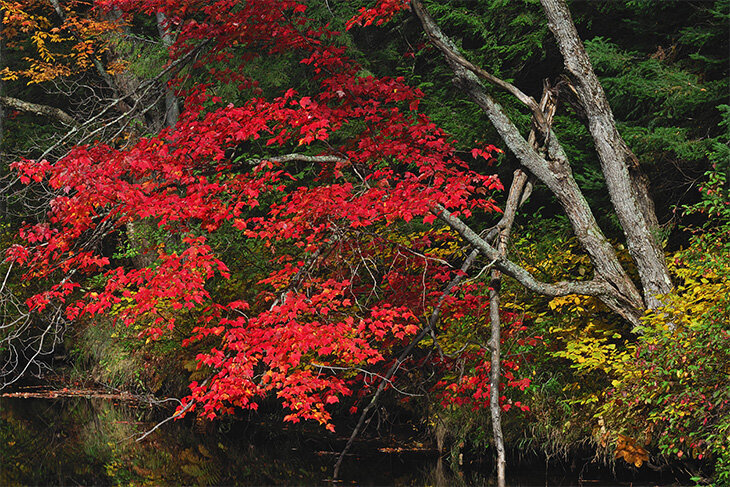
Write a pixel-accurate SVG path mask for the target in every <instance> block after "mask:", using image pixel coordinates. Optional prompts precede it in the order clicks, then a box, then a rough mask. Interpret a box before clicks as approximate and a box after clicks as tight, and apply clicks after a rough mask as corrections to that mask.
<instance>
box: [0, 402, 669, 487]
mask: <svg viewBox="0 0 730 487" xmlns="http://www.w3.org/2000/svg"><path fill="white" fill-rule="evenodd" d="M169 414H170V411H169V410H155V409H151V408H148V407H143V406H140V405H138V404H135V403H131V402H115V401H112V400H108V399H92V398H78V397H76V398H63V399H24V398H0V485H2V486H12V485H69V486H73V485H133V486H158V485H174V486H177V485H244V486H246V485H248V486H250V485H363V486H374V485H394V486H411V485H430V486H451V485H454V486H459V485H464V486H465V485H484V486H488V485H493V481H492V471H491V467H489V466H486V467H474V466H471V467H470V466H469V465H465V466H464V467H463V469H462V470H461V471H460V470H457V471H456V472H455V473H454V472H452V471H450V470H449V468H448V467H447V466H446V462H445V461H444V460H440V459H439V457H438V455H437V454H436V453H434V452H393V451H390V452H379V451H378V448H377V445H375V444H372V443H371V444H365V443H363V444H360V445H358V446H357V447H356V448H355V449H354V454H353V455H351V456H349V457H348V458H347V459H346V460H345V462H344V463H343V467H342V471H341V472H342V475H341V476H342V481H339V482H337V483H332V482H331V481H330V478H331V474H332V466H333V464H334V461H335V460H336V454H335V452H336V451H339V449H340V448H341V447H342V444H343V439H342V438H341V437H337V436H335V435H331V436H330V437H327V435H325V434H324V433H323V432H320V434H319V435H317V436H313V435H311V434H310V435H309V436H308V435H306V434H303V432H302V431H301V430H294V429H285V428H284V427H282V426H277V427H272V425H271V424H261V423H256V422H255V420H256V418H253V421H254V422H248V423H244V422H241V421H238V422H229V423H217V424H216V423H203V422H196V421H195V420H183V421H175V422H168V423H166V424H165V425H163V426H162V427H161V428H159V429H158V430H157V431H155V432H154V433H152V434H151V435H150V436H148V437H147V438H146V439H145V440H144V441H142V442H136V441H135V439H136V438H137V437H139V435H140V434H141V433H143V432H145V431H148V430H149V429H150V428H151V427H152V426H154V425H155V424H156V422H158V421H159V420H161V419H163V418H165V417H166V416H167V415H169ZM381 446H382V445H381ZM511 474H512V475H511V476H510V479H509V480H510V482H509V485H512V486H517V487H527V486H545V485H549V486H606V485H632V486H634V487H637V486H640V485H645V486H649V485H670V484H669V483H668V482H667V481H666V480H665V479H664V483H659V481H661V480H662V479H659V478H657V479H656V481H654V480H653V479H643V480H641V478H637V479H633V482H632V479H629V480H627V481H624V482H616V481H612V480H606V479H605V478H604V479H601V475H605V472H603V473H601V472H600V471H595V472H592V471H591V469H590V468H589V469H587V470H586V469H583V471H582V472H577V473H576V472H568V473H550V474H549V475H547V476H546V473H545V471H544V465H542V466H540V465H537V466H533V467H530V466H523V467H519V466H517V467H513V472H511ZM636 480H640V481H639V482H637V481H636ZM673 485H679V484H673Z"/></svg>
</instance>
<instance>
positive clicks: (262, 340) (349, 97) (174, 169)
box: [9, 0, 526, 427]
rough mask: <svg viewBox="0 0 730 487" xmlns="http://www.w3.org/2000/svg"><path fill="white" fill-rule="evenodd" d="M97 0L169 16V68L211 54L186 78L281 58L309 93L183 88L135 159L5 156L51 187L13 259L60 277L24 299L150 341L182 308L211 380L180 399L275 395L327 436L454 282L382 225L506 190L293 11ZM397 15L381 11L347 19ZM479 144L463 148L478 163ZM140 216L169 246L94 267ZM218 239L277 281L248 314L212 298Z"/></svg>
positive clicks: (219, 272) (449, 271)
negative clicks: (255, 256)
mask: <svg viewBox="0 0 730 487" xmlns="http://www.w3.org/2000/svg"><path fill="white" fill-rule="evenodd" d="M102 5H104V6H105V7H107V8H116V9H119V10H120V11H122V12H126V13H154V12H157V11H163V12H164V13H165V15H166V17H167V18H168V19H170V22H172V23H173V24H175V25H178V26H179V27H180V34H179V36H178V41H177V42H176V44H175V45H174V46H173V47H172V49H171V56H173V58H174V57H179V56H181V55H183V54H185V53H186V52H188V51H189V50H190V49H195V48H196V47H197V46H199V45H200V44H201V43H202V42H210V43H211V44H210V45H209V47H208V48H207V49H208V51H207V52H208V54H206V55H205V56H203V60H202V61H200V62H199V66H198V67H199V68H202V67H205V66H206V64H205V63H206V62H209V61H213V62H215V63H217V65H218V66H220V63H221V62H225V63H227V64H228V65H229V67H230V70H221V69H220V68H216V69H213V68H211V75H212V77H213V78H214V79H217V80H221V79H228V80H229V81H232V82H234V83H244V85H245V86H249V87H250V86H255V82H254V80H246V79H245V77H244V76H243V75H241V74H240V69H238V68H237V63H238V62H239V61H240V62H241V63H245V62H246V61H247V60H248V59H250V57H252V56H254V54H253V53H258V54H263V55H265V54H272V53H277V52H292V53H299V54H300V55H301V63H302V64H304V65H306V66H308V67H309V70H310V73H311V77H312V80H313V81H314V82H316V83H317V84H318V86H319V89H315V90H313V92H312V93H307V94H299V93H297V92H296V91H294V90H293V89H290V90H288V91H286V92H284V93H283V94H281V95H280V96H278V97H276V98H273V99H265V98H263V97H254V98H251V99H249V100H248V101H247V102H245V103H243V104H242V105H241V106H233V105H223V104H222V103H221V100H219V99H217V98H215V97H211V96H209V95H208V94H207V92H206V86H204V85H203V86H198V87H196V89H189V90H188V91H187V92H186V93H185V99H186V106H185V110H184V112H183V115H182V116H181V118H180V120H179V123H178V124H177V126H176V127H175V128H174V130H173V129H167V130H164V131H162V132H161V133H160V134H159V135H157V136H155V137H150V138H145V139H142V140H140V141H139V142H138V143H137V144H136V145H135V146H134V147H133V148H131V149H129V150H124V151H121V150H117V149H115V148H114V147H111V146H109V145H104V144H97V145H94V146H84V147H77V148H76V149H75V150H73V151H72V152H71V153H70V154H69V155H68V156H67V157H65V158H63V159H62V160H60V161H57V162H55V163H53V164H50V163H48V162H46V161H40V162H33V161H22V162H19V163H17V164H16V165H15V167H16V169H17V170H18V171H19V172H20V173H21V175H22V177H23V180H24V181H26V182H31V181H40V180H44V181H45V182H46V184H48V185H49V186H50V188H52V189H53V190H54V191H55V192H56V196H55V197H54V198H53V201H52V202H51V208H50V210H49V212H48V218H47V221H46V222H43V223H39V224H36V225H32V226H29V227H27V228H26V229H24V231H23V235H22V236H23V238H24V239H25V241H26V244H25V245H24V246H22V247H21V246H16V247H14V248H13V249H11V251H10V253H9V256H10V257H11V258H13V259H15V260H16V261H18V262H20V263H22V264H25V265H26V266H27V268H28V275H29V276H33V277H42V278H48V279H51V280H55V282H56V284H55V285H53V286H52V287H51V288H50V289H49V290H48V291H47V292H44V293H42V294H39V295H37V296H35V297H34V298H32V299H30V300H29V305H30V306H31V308H35V309H42V308H43V307H44V306H46V305H47V304H48V303H49V302H50V300H52V299H55V300H67V301H69V303H70V304H69V305H68V307H67V315H68V317H69V318H70V319H77V318H79V317H82V316H93V315H97V314H100V313H110V312H112V313H114V314H115V315H116V316H118V317H119V319H120V320H121V321H122V322H123V323H125V324H131V323H135V324H143V325H146V328H145V330H144V332H143V334H146V335H149V336H151V337H153V338H157V337H160V336H162V335H163V334H165V333H166V332H167V330H172V329H173V328H174V327H175V326H176V321H177V320H178V319H180V315H181V313H180V310H191V311H194V312H195V316H196V317H197V320H198V325H197V327H196V328H195V329H194V331H193V334H192V335H191V336H189V337H188V338H187V339H186V340H185V341H184V343H183V344H184V345H190V344H191V343H194V342H196V343H198V342H199V343H201V344H211V343H213V344H214V345H213V346H211V347H210V350H209V351H208V352H206V353H202V354H200V355H199V356H198V360H199V362H200V365H201V366H208V367H210V368H211V369H213V371H214V373H213V375H212V377H211V378H210V380H209V381H207V382H206V383H205V384H198V383H193V384H192V385H191V390H192V392H191V395H190V396H189V397H188V398H187V399H186V403H187V402H189V401H195V402H196V404H199V405H202V409H203V412H204V414H205V415H207V416H208V417H211V418H212V417H215V416H216V415H217V414H219V413H221V412H229V411H231V410H232V408H234V407H242V408H256V407H257V405H256V404H257V403H256V400H257V398H258V397H261V396H264V395H268V394H270V393H276V394H277V395H278V397H279V398H281V400H282V402H283V404H284V405H285V406H286V407H288V408H289V409H290V410H291V411H292V413H291V414H290V415H289V416H287V419H288V420H291V421H298V420H299V419H314V420H316V421H319V422H320V423H323V424H328V427H331V425H329V420H330V415H329V413H328V412H327V410H326V405H328V404H333V403H336V402H338V400H339V399H338V398H339V397H340V396H343V395H348V394H350V393H351V390H352V387H353V384H352V379H351V377H352V373H351V374H350V375H349V376H347V375H346V374H343V370H344V371H347V370H355V369H356V368H361V367H365V366H373V365H374V364H383V363H388V360H391V359H389V356H390V355H391V353H392V352H389V351H390V350H392V349H393V347H396V348H397V347H402V346H403V345H404V344H405V343H407V341H408V339H409V338H410V337H412V336H413V335H414V334H416V333H417V332H418V331H419V330H420V329H421V327H422V326H423V322H424V317H425V316H427V315H428V313H429V312H430V310H432V309H433V307H434V306H435V303H436V302H437V300H438V298H439V297H440V295H441V290H442V289H443V287H444V284H445V283H446V282H448V281H449V280H450V279H451V278H452V277H453V276H454V275H455V271H454V269H453V267H451V266H450V265H449V264H448V263H447V262H445V261H444V260H442V259H440V258H436V257H433V256H431V254H430V252H431V250H430V249H433V248H436V247H438V245H439V240H440V239H443V238H444V237H443V235H442V234H441V233H439V232H436V231H435V230H434V229H431V230H428V231H426V232H425V233H423V234H422V235H421V237H418V238H416V239H413V241H410V242H408V241H407V240H406V241H404V240H403V239H402V238H401V239H399V238H396V236H397V231H396V227H398V225H394V224H395V223H398V222H400V223H402V222H409V221H411V220H414V219H415V220H417V221H419V222H420V221H422V222H423V223H424V224H426V225H428V224H430V223H432V222H433V221H434V219H435V214H434V213H433V210H434V208H435V205H437V204H440V205H443V206H444V207H446V208H449V209H450V210H451V211H452V212H455V213H457V214H461V215H464V216H469V215H470V212H471V211H472V210H473V209H475V208H480V209H483V210H487V211H494V210H497V208H496V207H495V205H494V202H493V200H492V199H491V198H489V197H488V195H489V194H490V193H491V191H493V190H499V189H502V186H501V184H500V182H499V180H498V179H497V178H496V177H495V176H493V175H484V174H481V173H478V172H475V171H473V170H470V169H469V167H468V164H467V163H466V162H465V161H463V160H460V159H459V158H458V157H457V156H456V154H455V150H454V148H453V146H452V143H451V141H450V140H449V139H448V137H447V136H446V134H444V132H443V131H442V130H440V129H439V128H438V127H436V126H435V125H434V124H433V123H432V122H431V121H429V119H428V118H427V117H425V116H424V115H422V114H420V113H418V111H417V110H418V104H419V100H420V99H421V97H422V96H423V94H422V93H421V92H420V91H419V90H417V89H413V88H411V87H409V86H407V85H406V84H405V82H404V80H403V79H400V78H395V79H393V78H375V77H373V76H367V77H362V76H359V75H358V73H359V71H360V68H359V67H358V66H357V64H356V63H355V62H353V61H351V60H349V59H348V58H347V57H346V55H345V52H344V49H343V48H340V47H334V46H332V45H330V43H329V40H330V39H331V38H332V37H333V36H334V35H335V34H334V33H332V32H329V31H327V30H326V29H314V28H312V27H311V26H310V22H309V21H308V19H307V18H306V17H305V16H304V14H305V10H306V9H305V6H304V5H302V4H299V3H298V2H296V1H291V0H257V1H251V2H238V1H235V0H220V1H216V2H191V1H175V2H170V1H167V0H166V1H161V0H145V1H143V2H140V1H137V0H134V1H132V0H106V1H104V2H102ZM404 5H405V3H404V2H392V1H390V2H381V3H380V4H379V6H378V7H377V8H378V9H379V10H377V11H376V12H372V11H364V12H363V13H362V14H361V15H360V16H359V19H360V20H357V21H358V22H359V21H364V22H365V23H368V22H372V21H373V19H375V18H382V17H383V14H384V12H394V11H395V10H396V8H397V7H398V8H400V7H403V6H404ZM384 9H385V10H384ZM386 17H387V16H386ZM234 59H235V61H236V62H234ZM211 83H212V82H211ZM253 141H258V142H257V143H260V144H262V145H263V146H264V147H267V148H268V150H270V152H269V154H270V155H269V156H267V157H268V160H267V159H266V158H265V157H264V158H263V159H258V160H256V161H255V162H254V163H253V164H247V163H245V162H244V163H241V162H240V160H241V159H245V158H243V157H237V156H240V154H241V147H242V146H243V145H244V144H247V143H249V144H250V143H252V142H253ZM492 150H496V149H495V148H494V147H492V146H489V147H482V148H476V149H475V150H474V151H473V153H474V156H475V157H476V156H481V157H486V158H490V157H491V156H490V151H492ZM297 151H299V153H306V154H309V155H311V156H330V157H329V158H320V159H316V158H315V159H313V161H314V162H312V165H313V167H314V168H315V170H314V172H313V175H309V176H296V175H295V174H292V173H293V171H290V167H291V166H288V165H287V159H286V158H277V157H275V156H276V155H281V154H287V153H293V152H297ZM251 159H253V157H252V158H251ZM264 200H265V201H266V203H265V205H264V204H263V203H262V201H264ZM262 206H265V207H264V208H262ZM139 221H145V222H148V223H149V224H154V225H157V226H158V227H159V228H160V229H163V230H164V231H165V232H166V233H167V234H168V235H173V236H177V237H176V238H177V242H178V244H177V245H176V246H173V245H171V246H166V245H164V244H156V245H155V246H154V247H152V248H149V249H147V252H149V253H152V254H153V255H154V256H155V257H156V259H155V262H154V264H153V265H151V266H149V267H145V268H141V269H139V268H136V269H135V268H129V266H126V267H125V266H124V265H122V263H120V262H117V261H114V260H110V258H109V257H108V256H104V255H102V252H101V250H100V247H101V245H100V242H101V239H102V238H103V237H104V236H105V235H110V234H113V233H114V232H117V234H123V233H124V232H125V231H129V225H133V224H134V223H135V222H139ZM421 228H428V227H421ZM223 230H225V231H227V232H233V231H236V232H241V233H242V234H243V235H244V236H245V237H246V238H248V239H250V240H251V241H258V242H261V243H262V248H266V249H268V252H270V254H269V256H270V265H271V268H273V269H274V270H273V271H272V273H271V274H270V275H269V276H268V277H266V278H264V279H262V280H260V282H258V285H257V291H258V292H257V294H256V298H255V299H254V300H251V301H250V302H245V301H243V300H241V299H240V298H238V299H234V300H229V299H224V298H222V297H221V296H220V295H219V294H216V293H215V292H213V291H212V289H211V287H210V285H209V283H210V282H211V280H215V279H217V280H226V279H228V278H229V269H228V266H227V264H226V257H225V256H224V255H220V254H219V253H218V252H217V251H216V250H215V249H214V248H213V246H212V245H211V244H210V237H211V235H213V234H215V233H216V232H219V231H223ZM181 248H182V249H183V250H180V249H181ZM176 249H177V250H176ZM264 255H265V254H264ZM262 258H263V255H262ZM371 263H372V265H373V268H375V269H376V271H373V270H372V269H371V268H370V267H368V266H369V265H370V264H371ZM93 274H97V275H98V274H101V275H103V278H104V280H103V282H105V284H104V286H103V289H101V290H97V291H93V292H85V293H84V292H82V291H80V290H79V285H78V281H79V279H82V278H83V277H84V276H88V275H93ZM455 296H456V297H454V298H452V300H455V301H456V305H452V306H451V307H452V308H453V309H459V308H461V309H462V310H464V309H466V310H468V309H469V302H470V299H474V294H473V292H471V291H470V292H459V291H458V290H457V292H456V293H455ZM506 366H507V368H509V367H510V366H509V365H508V364H506ZM479 370H481V369H479ZM481 376H482V374H477V376H475V377H476V378H475V380H477V382H478V381H479V380H481V379H479V377H481ZM347 377H350V378H349V379H348V378H347ZM348 381H349V382H348ZM480 384H481V383H479V384H476V385H475V387H477V390H482V391H484V389H483V385H480ZM514 385H515V386H517V387H520V388H522V387H523V386H524V385H526V384H525V383H523V382H515V384H514ZM469 387H471V386H469ZM480 387H481V389H479V388H480ZM193 409H194V408H193Z"/></svg>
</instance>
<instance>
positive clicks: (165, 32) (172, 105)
mask: <svg viewBox="0 0 730 487" xmlns="http://www.w3.org/2000/svg"><path fill="white" fill-rule="evenodd" d="M157 30H158V31H159V33H160V38H161V39H162V44H163V45H164V46H165V47H166V48H169V47H170V46H172V43H173V42H174V39H173V36H172V34H171V33H170V26H169V23H168V22H167V18H166V17H165V14H164V13H162V12H161V11H160V12H157ZM179 117H180V108H179V107H178V100H177V96H175V91H174V90H173V89H172V88H170V86H167V85H166V86H165V126H166V127H174V126H175V125H176V124H177V119H178V118H179Z"/></svg>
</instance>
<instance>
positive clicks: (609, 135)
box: [541, 0, 672, 309]
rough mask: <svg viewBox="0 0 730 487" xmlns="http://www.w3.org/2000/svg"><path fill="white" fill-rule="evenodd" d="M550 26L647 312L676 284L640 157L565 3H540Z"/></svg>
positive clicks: (560, 0)
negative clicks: (620, 127)
mask: <svg viewBox="0 0 730 487" xmlns="http://www.w3.org/2000/svg"><path fill="white" fill-rule="evenodd" d="M541 3H542V6H543V9H544V10H545V13H546V14H547V18H548V26H549V27H550V30H551V31H552V32H553V35H554V36H555V39H556V41H557V43H558V46H559V48H560V52H561V53H562V55H563V59H564V63H565V69H566V70H567V72H568V75H569V77H570V78H571V81H572V83H573V85H574V87H575V89H576V92H577V94H578V99H579V100H580V102H581V104H582V106H583V108H584V109H585V111H586V115H587V116H588V128H589V130H590V132H591V136H592V137H593V141H594V143H595V146H596V151H597V152H598V157H599V159H600V160H601V167H602V170H603V175H604V178H605V180H606V185H607V186H608V192H609V195H610V197H611V202H612V204H613V207H614V209H615V210H616V215H617V216H618V219H619V221H620V222H621V228H622V229H623V231H624V235H625V236H626V243H627V246H628V248H629V252H630V253H631V256H632V258H633V259H634V262H636V266H637V269H638V271H639V277H640V279H641V284H642V287H643V290H644V301H645V304H646V306H647V307H649V308H652V309H654V308H656V307H657V306H659V305H660V304H661V302H660V301H659V300H658V299H657V298H656V297H655V296H656V295H657V294H663V293H667V292H669V291H671V289H672V282H671V280H670V278H669V272H668V270H667V267H666V263H665V262H664V252H663V250H662V248H661V246H660V244H659V242H658V238H657V235H656V232H657V231H658V229H659V224H658V222H657V218H656V214H655V213H654V204H653V202H652V201H651V198H650V196H649V192H648V188H647V186H646V179H645V178H644V177H643V175H642V174H641V171H640V169H639V164H638V160H637V158H636V156H635V155H634V154H633V153H632V152H631V149H629V147H628V145H627V144H626V142H625V141H624V139H623V138H622V137H621V134H619V132H618V130H617V129H616V123H615V121H614V118H613V112H612V111H611V107H610V106H609V104H608V99H607V98H606V94H605V93H604V91H603V87H602V86H601V83H600V82H599V81H598V77H597V76H596V74H595V72H594V71H593V66H592V65H591V62H590V60H589V59H588V55H587V54H586V51H585V48H584V46H583V43H582V42H581V40H580V37H578V32H577V31H576V29H575V25H574V24H573V20H572V19H571V16H570V11H569V10H568V7H567V5H566V4H565V1H564V0H541Z"/></svg>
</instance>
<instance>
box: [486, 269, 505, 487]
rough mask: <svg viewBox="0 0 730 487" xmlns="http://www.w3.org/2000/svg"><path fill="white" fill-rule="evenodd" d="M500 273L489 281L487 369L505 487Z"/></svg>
mask: <svg viewBox="0 0 730 487" xmlns="http://www.w3.org/2000/svg"><path fill="white" fill-rule="evenodd" d="M501 280H502V278H501V273H500V272H499V271H497V270H495V271H492V279H491V281H490V283H489V287H490V289H489V321H490V324H491V327H490V328H491V330H492V338H491V339H490V340H489V348H490V349H491V356H490V365H491V369H490V371H489V388H490V390H489V413H490V415H491V417H492V435H493V436H494V448H495V449H496V450H497V486H498V487H505V485H506V483H505V469H506V466H507V460H506V458H505V452H504V435H503V434H502V408H501V407H500V406H499V378H500V376H501V375H502V374H501V360H500V359H501V357H500V353H501V351H500V341H501V336H502V335H501V329H502V326H501V323H500V319H499V287H500V285H501Z"/></svg>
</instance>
